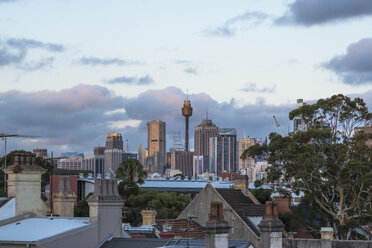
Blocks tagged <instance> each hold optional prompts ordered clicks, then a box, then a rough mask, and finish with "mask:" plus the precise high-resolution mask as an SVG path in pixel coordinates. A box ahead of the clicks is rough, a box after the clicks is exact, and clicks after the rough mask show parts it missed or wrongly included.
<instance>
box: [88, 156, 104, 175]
mask: <svg viewBox="0 0 372 248" xmlns="http://www.w3.org/2000/svg"><path fill="white" fill-rule="evenodd" d="M85 168H86V169H87V170H92V171H93V172H94V178H96V177H98V176H100V177H104V176H105V156H104V155H87V157H86V159H85Z"/></svg>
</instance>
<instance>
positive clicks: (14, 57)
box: [0, 38, 64, 70]
mask: <svg viewBox="0 0 372 248" xmlns="http://www.w3.org/2000/svg"><path fill="white" fill-rule="evenodd" d="M1 43H2V48H1V49H0V67H1V66H8V65H14V66H16V67H17V68H18V69H21V70H37V69H40V68H43V67H45V66H47V65H50V64H51V63H52V62H53V60H54V59H53V57H48V58H42V59H41V60H39V61H27V54H28V51H29V50H30V49H43V50H45V51H48V52H62V51H64V47H63V46H62V45H60V44H55V43H43V42H41V41H37V40H31V39H15V38H10V39H6V40H3V41H1Z"/></svg>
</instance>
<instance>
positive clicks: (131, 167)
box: [116, 158, 147, 184]
mask: <svg viewBox="0 0 372 248" xmlns="http://www.w3.org/2000/svg"><path fill="white" fill-rule="evenodd" d="M146 176H147V173H146V171H144V170H143V166H142V164H141V163H140V162H139V161H138V160H137V159H131V158H130V159H127V160H125V161H123V162H121V163H120V165H119V168H118V169H117V170H116V178H118V179H122V180H129V181H135V180H137V183H139V184H142V183H144V180H143V179H144V178H145V177H146Z"/></svg>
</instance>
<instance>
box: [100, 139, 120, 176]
mask: <svg viewBox="0 0 372 248" xmlns="http://www.w3.org/2000/svg"><path fill="white" fill-rule="evenodd" d="M104 157H105V175H107V174H109V175H111V176H113V175H116V170H117V169H118V167H119V164H120V163H121V162H122V161H123V137H122V136H121V134H120V133H109V134H108V135H107V140H106V148H105V155H104ZM105 175H103V176H105Z"/></svg>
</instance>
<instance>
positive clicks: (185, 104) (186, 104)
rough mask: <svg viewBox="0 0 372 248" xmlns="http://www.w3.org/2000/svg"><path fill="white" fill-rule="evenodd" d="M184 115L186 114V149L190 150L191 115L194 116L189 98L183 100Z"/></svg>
mask: <svg viewBox="0 0 372 248" xmlns="http://www.w3.org/2000/svg"><path fill="white" fill-rule="evenodd" d="M182 115H183V116H185V125H186V132H185V151H189V117H190V116H192V107H191V103H190V100H189V99H186V100H185V101H184V102H183V107H182Z"/></svg>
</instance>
